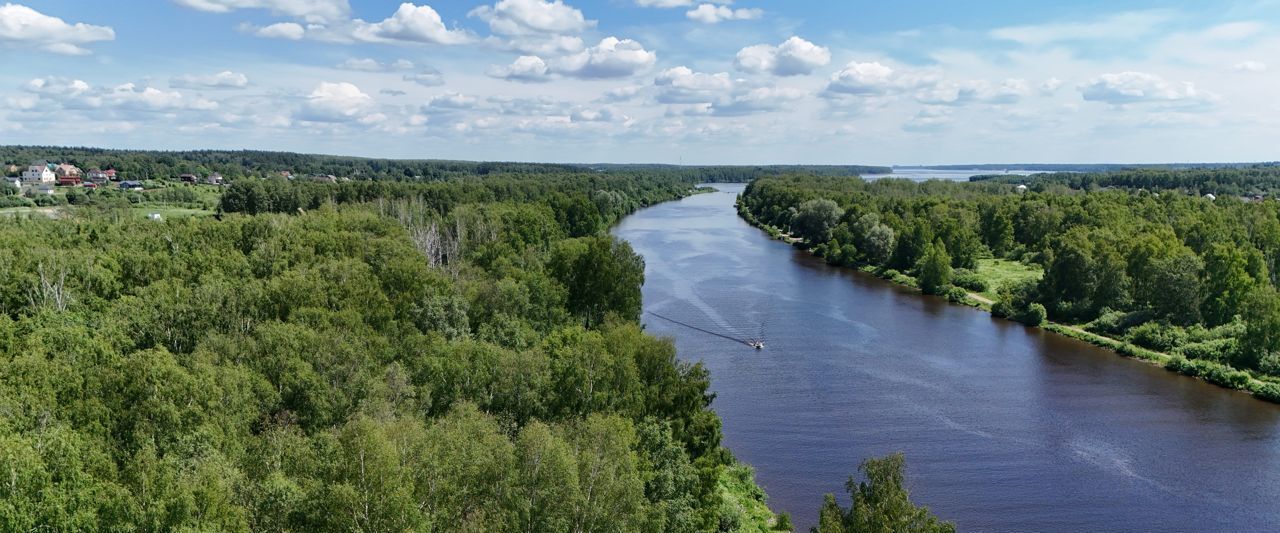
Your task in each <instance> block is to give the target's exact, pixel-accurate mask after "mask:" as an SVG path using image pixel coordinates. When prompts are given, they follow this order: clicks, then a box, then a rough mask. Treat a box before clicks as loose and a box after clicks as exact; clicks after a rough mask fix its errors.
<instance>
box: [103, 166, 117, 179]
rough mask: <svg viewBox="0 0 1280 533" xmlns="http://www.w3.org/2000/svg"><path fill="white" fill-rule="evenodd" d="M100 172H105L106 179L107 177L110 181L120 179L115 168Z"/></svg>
mask: <svg viewBox="0 0 1280 533" xmlns="http://www.w3.org/2000/svg"><path fill="white" fill-rule="evenodd" d="M102 173H103V174H106V175H107V179H109V180H111V181H116V180H119V179H120V176H117V175H116V169H114V168H109V169H106V170H104V171H102Z"/></svg>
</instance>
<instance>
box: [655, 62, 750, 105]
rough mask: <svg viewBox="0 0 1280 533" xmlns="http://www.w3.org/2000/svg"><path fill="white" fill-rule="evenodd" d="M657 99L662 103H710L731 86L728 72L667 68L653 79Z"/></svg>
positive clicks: (731, 82)
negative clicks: (711, 72) (710, 72)
mask: <svg viewBox="0 0 1280 533" xmlns="http://www.w3.org/2000/svg"><path fill="white" fill-rule="evenodd" d="M653 85H654V86H655V87H657V88H658V95H657V100H658V102H661V103H664V104H696V103H711V102H714V101H715V100H716V99H717V98H719V97H720V96H721V95H722V94H724V93H726V92H728V91H729V90H730V89H732V88H733V80H731V79H729V74H728V73H726V72H721V73H718V74H707V73H703V72H694V71H693V70H692V69H690V68H689V67H683V66H681V67H675V68H669V69H667V70H664V71H662V73H661V74H658V76H657V77H655V78H654V79H653Z"/></svg>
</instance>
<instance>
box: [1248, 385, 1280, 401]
mask: <svg viewBox="0 0 1280 533" xmlns="http://www.w3.org/2000/svg"><path fill="white" fill-rule="evenodd" d="M1253 395H1254V396H1256V397H1258V398H1260V399H1263V400H1266V401H1268V402H1271V403H1280V385H1276V384H1275V383H1263V384H1262V385H1259V386H1258V387H1257V388H1255V389H1254V390H1253Z"/></svg>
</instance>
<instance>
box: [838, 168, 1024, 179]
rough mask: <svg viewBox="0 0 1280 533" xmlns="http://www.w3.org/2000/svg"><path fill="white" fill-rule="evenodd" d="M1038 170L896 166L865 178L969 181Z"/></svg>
mask: <svg viewBox="0 0 1280 533" xmlns="http://www.w3.org/2000/svg"><path fill="white" fill-rule="evenodd" d="M1040 173H1041V172H1038V171H1030V170H1009V171H999V170H979V169H962V170H934V169H928V168H895V169H893V174H867V175H865V176H863V177H862V178H863V179H867V180H877V179H881V178H903V179H910V180H915V181H928V180H952V181H968V180H969V178H971V177H973V176H985V175H988V174H1008V175H1013V176H1030V175H1032V174H1040Z"/></svg>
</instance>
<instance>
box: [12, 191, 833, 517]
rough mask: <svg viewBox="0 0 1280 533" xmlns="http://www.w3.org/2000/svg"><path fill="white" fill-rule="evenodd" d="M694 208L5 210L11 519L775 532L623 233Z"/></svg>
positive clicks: (503, 197)
mask: <svg viewBox="0 0 1280 533" xmlns="http://www.w3.org/2000/svg"><path fill="white" fill-rule="evenodd" d="M321 189H327V191H326V192H317V191H319V190H321ZM690 192H692V186H691V183H689V182H688V181H686V180H684V179H683V178H675V177H658V178H637V177H631V176H623V175H617V176H614V175H603V176H596V175H594V174H591V175H583V174H581V173H578V174H574V175H561V174H552V175H551V177H548V176H527V175H521V174H518V173H517V174H510V175H502V176H497V175H494V176H488V177H483V178H477V179H471V180H463V181H460V182H429V183H412V184H410V183H390V182H388V183H385V184H384V183H353V184H344V185H329V186H324V185H321V184H294V183H289V182H286V181H284V180H245V181H243V182H240V183H236V184H234V185H232V186H231V187H230V188H229V190H228V191H227V194H226V197H225V198H224V200H223V214H222V215H221V216H220V217H199V218H186V219H176V218H175V219H172V220H168V221H164V222H154V221H148V220H141V219H139V217H130V216H119V215H118V214H117V213H116V212H115V211H113V210H112V209H110V208H96V207H94V206H92V205H89V206H85V207H83V208H78V209H74V210H68V211H66V212H65V213H63V216H62V217H61V218H60V219H58V220H52V219H48V218H46V217H41V216H31V217H23V216H17V217H14V218H11V219H9V220H8V221H7V222H6V223H5V224H3V225H0V243H2V244H0V267H2V268H3V270H4V272H5V273H6V275H5V276H4V277H3V278H2V279H0V471H3V472H4V476H3V478H4V482H0V530H4V531H32V530H58V531H137V530H146V531H175V530H189V531H194V530H208V531H214V530H217V531H581V532H614V531H623V532H626V531H635V532H650V531H652V532H657V531H675V532H695V531H762V530H764V529H767V528H768V527H770V522H771V521H772V520H773V516H772V514H771V513H770V512H769V511H768V509H767V508H766V507H765V505H764V494H763V492H762V491H760V489H759V488H757V487H756V486H755V484H754V481H753V480H752V474H751V471H750V469H749V467H746V466H743V465H740V464H738V463H737V462H736V461H735V460H734V459H733V457H732V455H731V454H730V453H729V451H728V450H726V449H725V448H724V447H723V446H722V444H721V430H720V420H719V418H718V417H717V416H716V414H715V413H714V412H713V411H712V410H711V409H710V404H711V401H712V398H713V394H712V393H711V392H710V391H709V390H708V387H709V381H708V376H707V372H706V370H705V369H704V368H703V367H702V366H701V365H700V364H690V363H684V362H680V361H679V360H678V359H677V358H676V352H675V348H674V346H673V344H672V343H671V342H670V341H669V340H659V339H655V338H653V337H650V336H648V335H646V334H645V333H644V332H643V331H642V330H641V328H640V326H639V321H638V318H639V314H640V310H641V295H640V287H641V284H642V283H643V276H644V263H643V260H642V259H641V258H640V257H638V256H637V255H636V254H635V253H634V252H633V251H632V249H631V247H630V246H629V245H627V244H626V243H625V242H621V241H617V240H615V239H613V238H612V237H610V236H609V235H608V234H607V233H606V230H607V228H608V227H609V226H610V225H611V224H613V223H614V222H615V221H617V220H618V219H619V218H620V217H622V216H624V215H625V214H626V213H629V212H631V211H632V210H634V209H637V208H638V207H640V206H642V205H647V204H651V203H656V202H659V201H664V200H671V199H675V198H678V197H681V196H683V195H686V194H689V193H690ZM319 199H323V200H319ZM815 505H816V502H815Z"/></svg>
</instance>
